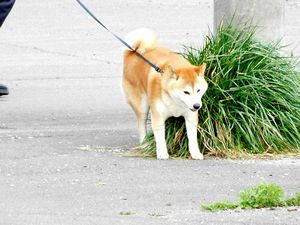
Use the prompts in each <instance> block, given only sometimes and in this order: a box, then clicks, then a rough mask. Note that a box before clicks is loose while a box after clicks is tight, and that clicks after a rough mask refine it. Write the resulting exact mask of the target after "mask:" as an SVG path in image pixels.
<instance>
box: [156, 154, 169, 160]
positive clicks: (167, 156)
mask: <svg viewBox="0 0 300 225" xmlns="http://www.w3.org/2000/svg"><path fill="white" fill-rule="evenodd" d="M156 158H157V159H162V160H165V159H169V154H157V156H156Z"/></svg>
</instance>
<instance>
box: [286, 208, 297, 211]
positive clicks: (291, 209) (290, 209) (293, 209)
mask: <svg viewBox="0 0 300 225" xmlns="http://www.w3.org/2000/svg"><path fill="white" fill-rule="evenodd" d="M287 211H288V212H294V211H298V209H297V208H296V207H288V208H287Z"/></svg>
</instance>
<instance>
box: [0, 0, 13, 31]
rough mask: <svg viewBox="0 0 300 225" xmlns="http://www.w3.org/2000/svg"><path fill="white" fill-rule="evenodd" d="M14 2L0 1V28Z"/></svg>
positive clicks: (11, 0) (8, 0)
mask: <svg viewBox="0 0 300 225" xmlns="http://www.w3.org/2000/svg"><path fill="white" fill-rule="evenodd" d="M14 3H15V0H0V27H1V26H2V24H3V22H4V20H5V19H6V17H7V15H8V14H9V12H10V10H11V8H12V7H13V5H14Z"/></svg>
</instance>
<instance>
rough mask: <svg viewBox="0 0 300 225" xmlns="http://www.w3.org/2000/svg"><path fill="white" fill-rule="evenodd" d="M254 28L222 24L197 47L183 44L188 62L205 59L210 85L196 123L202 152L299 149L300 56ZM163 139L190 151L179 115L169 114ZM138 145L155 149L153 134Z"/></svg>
mask: <svg viewBox="0 0 300 225" xmlns="http://www.w3.org/2000/svg"><path fill="white" fill-rule="evenodd" d="M254 34H255V28H253V27H251V26H243V27H242V26H232V25H228V26H220V27H219V29H218V31H217V33H216V35H212V34H210V35H209V36H207V37H206V39H205V44H204V46H203V47H202V48H201V49H196V48H192V47H186V49H185V53H184V54H183V55H184V56H185V57H186V58H187V59H188V60H189V61H190V62H191V63H192V64H194V65H199V64H201V63H203V62H205V63H206V64H207V70H206V73H205V76H206V80H207V81H208V84H209V87H208V90H207V92H206V94H205V95H204V97H203V100H202V101H203V106H202V108H201V110H200V112H199V125H198V139H199V147H200V149H201V150H202V152H205V153H210V154H212V155H217V156H228V155H234V154H239V153H251V154H257V153H287V152H298V153H299V152H300V76H299V70H298V69H297V65H298V61H297V59H296V58H294V57H287V56H284V55H283V54H282V46H281V44H280V42H276V43H268V44H264V43H261V42H259V41H256V40H255V38H254ZM166 140H167V145H168V149H169V153H170V154H171V155H173V156H176V157H178V156H179V157H187V156H188V155H189V153H188V145H187V136H186V130H185V125H184V120H183V119H182V118H179V119H178V118H170V119H169V120H167V122H166ZM142 151H143V152H144V153H147V154H150V155H155V140H154V137H153V134H150V135H148V136H147V137H146V139H145V142H144V144H143V146H142Z"/></svg>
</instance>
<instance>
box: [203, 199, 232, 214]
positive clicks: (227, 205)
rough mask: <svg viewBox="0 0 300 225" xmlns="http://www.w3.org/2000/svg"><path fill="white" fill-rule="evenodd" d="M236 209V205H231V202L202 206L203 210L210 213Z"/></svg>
mask: <svg viewBox="0 0 300 225" xmlns="http://www.w3.org/2000/svg"><path fill="white" fill-rule="evenodd" d="M237 207H238V205H237V204H233V203H232V202H231V201H226V202H215V203H213V204H211V205H202V208H203V209H206V210H209V211H212V212H218V211H224V210H229V209H236V208H237Z"/></svg>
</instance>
